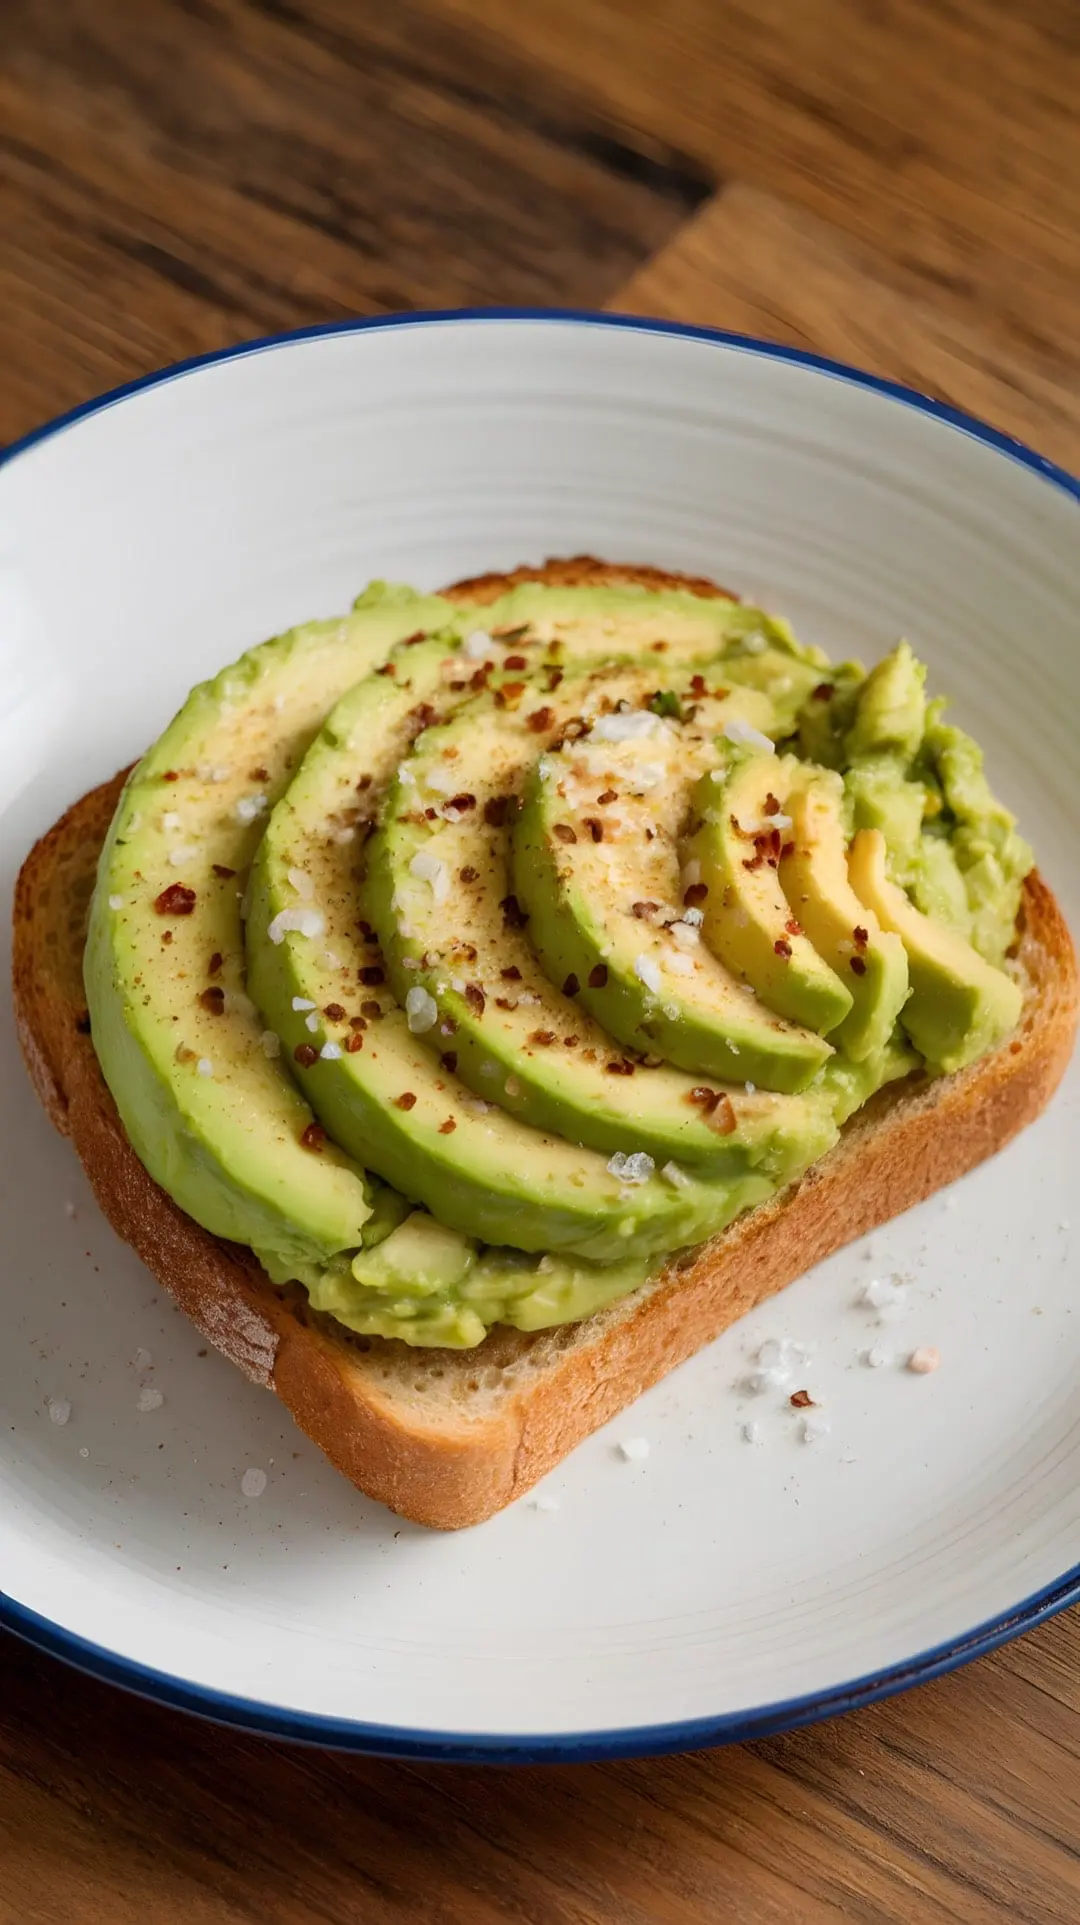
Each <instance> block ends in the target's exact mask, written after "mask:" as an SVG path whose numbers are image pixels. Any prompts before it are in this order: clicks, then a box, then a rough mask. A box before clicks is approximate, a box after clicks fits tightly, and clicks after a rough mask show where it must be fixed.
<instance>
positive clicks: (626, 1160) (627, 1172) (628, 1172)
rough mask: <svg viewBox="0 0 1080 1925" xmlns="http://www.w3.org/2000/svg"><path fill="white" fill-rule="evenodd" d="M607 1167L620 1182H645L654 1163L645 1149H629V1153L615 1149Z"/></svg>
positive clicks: (652, 1169) (654, 1166)
mask: <svg viewBox="0 0 1080 1925" xmlns="http://www.w3.org/2000/svg"><path fill="white" fill-rule="evenodd" d="M607 1167H608V1171H609V1174H610V1175H611V1176H613V1177H615V1178H616V1179H617V1181H618V1182H620V1183H647V1182H648V1181H649V1178H650V1177H651V1175H652V1173H653V1171H654V1169H655V1168H656V1165H655V1163H654V1162H653V1159H652V1157H651V1156H649V1154H648V1153H647V1151H645V1150H631V1151H630V1152H629V1154H627V1153H625V1152H624V1151H622V1150H616V1151H615V1154H614V1156H612V1157H610V1158H609V1159H608V1166H607Z"/></svg>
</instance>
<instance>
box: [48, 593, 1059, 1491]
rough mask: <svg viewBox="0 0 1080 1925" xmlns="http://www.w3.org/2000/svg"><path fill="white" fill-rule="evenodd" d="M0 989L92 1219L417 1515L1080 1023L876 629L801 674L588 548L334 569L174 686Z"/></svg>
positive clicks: (846, 1215)
mask: <svg viewBox="0 0 1080 1925" xmlns="http://www.w3.org/2000/svg"><path fill="white" fill-rule="evenodd" d="M777 751H779V752H777ZM849 850H850V860H849V859H848V857H849ZM99 856H100V865H99ZM95 875H96V876H97V886H96V890H95ZM91 894H93V909H92V913H91V916H90V934H89V943H88V944H87V943H86V933H85V932H86V918H87V906H88V902H89V900H90V897H91ZM725 897H726V905H725ZM852 897H854V900H855V901H856V902H857V903H858V905H859V908H860V917H859V919H858V920H855V919H854V918H853V916H852V913H851V904H852ZM725 906H726V909H727V911H728V912H729V913H728V914H727V915H726V916H725V913H724V911H725ZM778 916H779V917H780V921H779V922H777V917H778ZM849 923H850V925H851V926H850V929H848V924H849ZM717 924H719V925H720V927H719V929H718V928H717ZM725 924H726V926H724V925H725ZM845 931H847V933H846V934H845ZM84 947H85V948H86V970H85V982H84ZM602 951H603V952H605V953H601V952H602ZM785 951H787V952H788V953H785ZM1007 951H1009V952H1011V954H1009V955H1008V956H1007V955H1006V952H1007ZM765 958H771V959H772V960H770V961H769V963H768V967H767V968H763V959H765ZM792 965H794V967H793V968H792ZM774 978H775V979H776V980H778V981H779V982H780V984H781V989H780V992H779V994H778V992H777V990H776V989H775V988H771V984H772V983H773V981H774ZM15 994H16V1008H17V1014H18V1020H19V1029H20V1035H21V1039H22V1043H23V1049H24V1053H25V1055H26V1059H27V1062H28V1065H29V1067H30V1071H31V1075H32V1077H33V1080H34V1082H35V1086H36V1087H37V1089H38V1092H39V1094H40V1096H41V1098H42V1100H43V1102H44V1103H45V1105H46V1108H47V1109H48V1111H49V1114H50V1116H51V1117H52V1119H53V1121H54V1123H56V1125H57V1127H58V1128H60V1129H61V1130H64V1131H65V1132H67V1133H69V1134H70V1135H71V1136H72V1139H73V1141H74V1143H75V1146H76V1148H77V1150H78V1151H79V1154H80V1156H81V1157H82V1160H83V1162H84V1163H85V1165H86V1167H87V1170H88V1172H89V1174H90V1177H91V1181H92V1182H93V1184H94V1187H95V1190H96V1192H97V1195H98V1197H99V1200H100V1202H101V1204H102V1207H103V1208H104V1210H105V1212H106V1214H107V1215H108V1216H109V1218H110V1220H111V1221H112V1222H113V1224H114V1226H115V1227H116V1228H117V1230H118V1231H119V1233H120V1234H121V1235H122V1236H124V1237H125V1238H126V1239H127V1241H129V1242H130V1243H131V1244H132V1245H133V1246H134V1247H135V1249H136V1250H137V1251H138V1252H139V1254H140V1255H141V1256H142V1257H143V1259H144V1261H145V1262H146V1263H147V1264H148V1265H149V1267H150V1268H151V1270H152V1271H153V1272H154V1273H155V1275H157V1276H158V1277H159V1278H160V1280H161V1281H162V1282H163V1283H165V1284H166V1285H167V1287H168V1288H169V1289H170V1290H171V1291H172V1292H173V1294H174V1295H175V1297H176V1298H177V1300H178V1301H179V1302H180V1303H181V1304H182V1305H183V1307H184V1308H185V1309H187V1310H188V1312H189V1314H191V1316H192V1317H193V1318H194V1320H195V1321H196V1323H197V1324H198V1325H199V1326H200V1328H201V1329H202V1330H203V1331H204V1332H205V1333H206V1335H207V1336H208V1337H209V1338H210V1339H211V1341H213V1342H214V1343H215V1344H216V1345H217V1346H218V1347H219V1348H220V1349H222V1350H223V1351H224V1352H225V1354H227V1355H229V1356H231V1357H232V1358H233V1360H234V1361H235V1362H237V1363H238V1364H240V1366H241V1367H242V1368H243V1369H245V1370H246V1372H247V1373H248V1375H250V1376H252V1377H253V1378H255V1379H256V1380H257V1381H259V1382H262V1383H264V1384H267V1385H268V1386H270V1387H272V1388H274V1389H275V1390H276V1391H277V1392H278V1394H279V1395H280V1396H281V1397H282V1399H283V1401H284V1402H285V1403H286V1404H287V1405H288V1406H289V1408H290V1409H291V1410H292V1411H293V1413H294V1415H295V1416H296V1418H297V1420H298V1421H299V1423H300V1424H301V1425H302V1427H303V1428H304V1429H305V1430H307V1431H308V1433H309V1434H310V1435H311V1436H312V1437H313V1438H314V1439H315V1440H316V1441H317V1442H318V1443H319V1444H320V1446H321V1447H322V1448H323V1449H324V1450H325V1451H326V1452H327V1454H328V1455H329V1456H330V1458H331V1459H332V1461H333V1462H334V1463H335V1464H336V1465H337V1466H338V1467H339V1468H340V1469H341V1470H343V1471H344V1472H345V1473H346V1475H348V1476H350V1477H351V1478H352V1479H353V1480H354V1481H355V1482H356V1483H357V1484H358V1485H359V1486H360V1487H361V1488H362V1489H364V1490H365V1491H367V1492H369V1493H370V1494H372V1495H374V1496H376V1497H378V1498H380V1499H382V1500H384V1501H385V1502H387V1503H389V1504H390V1505H392V1506H393V1507H394V1508H395V1509H397V1510H399V1511H401V1512H402V1513H403V1514H405V1515H407V1516H409V1517H412V1518H414V1519H416V1520H418V1521H420V1522H423V1523H427V1524H431V1525H435V1526H440V1527H444V1528H453V1527H456V1526H460V1525H465V1524H469V1523H472V1522H476V1521H479V1520H480V1519H482V1518H484V1517H486V1516H488V1515H490V1514H491V1513H492V1512H494V1511H496V1510H498V1509H499V1508H501V1507H502V1506H503V1505H504V1504H506V1503H507V1502H509V1501H510V1500H511V1499H512V1498H514V1497H516V1496H518V1495H519V1494H520V1493H521V1492H522V1491H524V1490H526V1489H528V1487H529V1486H530V1485H531V1484H532V1483H534V1482H535V1481H536V1479H537V1478H539V1477H540V1476H542V1475H543V1474H544V1473H545V1472H546V1471H548V1470H549V1469H550V1468H551V1467H552V1465H553V1464H555V1463H556V1462H557V1461H558V1460H559V1459H560V1458H561V1457H563V1456H564V1455H565V1454H566V1452H567V1451H569V1450H570V1449H572V1448H573V1446H574V1445H575V1444H576V1443H577V1442H579V1441H580V1439H581V1438H582V1437H583V1436H585V1435H586V1434H587V1433H588V1432H589V1431H590V1430H592V1429H594V1428H596V1426H597V1425H599V1424H600V1423H603V1422H604V1421H606V1420H607V1419H608V1418H609V1417H611V1416H613V1415H614V1414H615V1413H616V1412H617V1411H618V1410H620V1409H621V1408H623V1407H624V1406H625V1405H626V1404H627V1403H628V1402H629V1401H630V1400H631V1399H632V1398H633V1397H635V1396H636V1395H637V1394H639V1392H640V1391H641V1390H643V1389H644V1388H646V1387H647V1386H648V1385H649V1384H651V1383H653V1382H655V1381H656V1379H657V1378H658V1377H660V1376H661V1375H663V1374H664V1372H665V1371H666V1370H668V1369H670V1368H672V1367H673V1366H674V1365H675V1364H676V1363H678V1362H680V1361H682V1360H683V1359H684V1358H685V1357H687V1356H689V1355H691V1354H692V1353H693V1352H694V1351H695V1350H697V1349H698V1348H699V1347H700V1346H701V1345H702V1344H703V1343H705V1342H707V1341H708V1340H709V1339H710V1338H712V1337H713V1336H715V1335H716V1334H717V1333H718V1332H719V1331H720V1330H722V1329H723V1328H724V1327H725V1326H726V1325H728V1324H729V1323H731V1322H732V1321H733V1320H734V1319H735V1318H736V1317H738V1316H739V1315H741V1314H742V1313H743V1312H744V1311H745V1310H747V1309H748V1308H750V1307H751V1305H752V1304H754V1303H755V1302H758V1301H760V1300H761V1299H762V1298H764V1297H765V1296H767V1295H768V1294H770V1293H771V1292H772V1291H775V1290H776V1289H778V1288H780V1287H781V1286H782V1285H783V1284H785V1283H787V1282H788V1281H790V1280H791V1279H792V1278H793V1277H795V1276H797V1275H799V1274H801V1273H802V1272H803V1271H805V1270H807V1269H808V1268H810V1267H811V1266H812V1265H813V1264H814V1263H816V1262H817V1261H819V1260H820V1259H821V1258H822V1257H823V1256H825V1255H827V1254H828V1253H829V1252H830V1251H832V1250H834V1249H836V1248H837V1247H839V1246H840V1245H841V1244H843V1243H844V1242H846V1241H848V1240H850V1239H851V1238H853V1237H856V1236H858V1235H860V1234H862V1233H863V1232H864V1231H865V1230H867V1229H868V1228H870V1227H871V1226H872V1225H873V1224H875V1223H879V1222H881V1221H884V1220H885V1219H887V1218H888V1217H891V1216H893V1215H895V1214H897V1213H899V1212H900V1211H901V1210H903V1209H906V1208H908V1207H909V1206H910V1205H912V1204H913V1203H915V1202H917V1201H919V1200H920V1199H921V1198H923V1197H925V1196H927V1195H929V1194H930V1193H931V1192H933V1191H934V1190H936V1189H938V1188H939V1187H941V1186H942V1185H943V1184H945V1183H947V1182H949V1181H951V1180H952V1179H953V1178H955V1177H956V1176H959V1175H960V1174H962V1173H963V1172H964V1171H965V1170H967V1169H969V1168H971V1167H972V1166H973V1165H974V1164H975V1163H977V1162H979V1161H981V1160H982V1159H983V1158H984V1157H986V1156H988V1155H990V1154H992V1153H993V1151H995V1150H996V1149H998V1148H1000V1147H1001V1145H1002V1144H1003V1143H1005V1142H1006V1141H1007V1140H1008V1138H1009V1137H1010V1136H1012V1135H1013V1134H1014V1133H1015V1132H1016V1131H1017V1130H1018V1129H1020V1128H1021V1127H1023V1125H1024V1124H1025V1123H1027V1122H1028V1121H1030V1120H1031V1119H1032V1118H1033V1117H1034V1116H1035V1115H1036V1114H1037V1113H1038V1111H1039V1110H1040V1109H1041V1108H1042V1107H1043V1105H1044V1104H1045V1102H1046V1101H1047V1100H1048V1098H1049V1096H1050V1094H1051V1093H1052V1091H1053V1089H1054V1087H1055V1086H1056V1084H1057V1082H1058V1080H1059V1078H1060V1075H1061V1073H1062V1071H1063V1069H1064V1066H1065V1063H1066V1061H1067V1058H1068V1054H1069V1051H1070V1048H1071V1045H1072V1039H1073V1033H1074V1028H1075V1020H1076V978H1075V967H1074V962H1073V955H1072V949H1071V945H1070V942H1069V937H1068V934H1067V931H1066V930H1065V928H1064V925H1063V922H1062V920H1061V917H1060V914H1059V912H1058V910H1057V907H1056V905H1055V903H1054V900H1053V897H1052V895H1051V894H1050V892H1049V891H1048V890H1047V889H1046V887H1045V885H1044V884H1043V883H1042V882H1041V881H1040V880H1039V878H1038V877H1037V875H1036V874H1035V873H1034V872H1033V871H1032V870H1031V868H1030V854H1029V852H1028V851H1027V850H1026V847H1025V845H1024V844H1023V843H1022V842H1021V841H1020V839H1019V837H1017V836H1016V834H1015V830H1014V829H1013V827H1012V824H1011V819H1010V818H1009V817H1008V816H1007V815H1006V813H1005V811H1003V810H1002V809H1001V808H1000V806H999V805H998V804H996V802H995V801H994V799H993V797H992V796H991V794H990V792H989V790H988V789H987V788H986V785H985V781H984V778H983V777H982V775H981V768H980V766H979V761H978V757H977V751H975V750H974V746H973V745H972V744H970V743H969V742H968V739H967V738H966V737H963V736H962V735H961V734H960V732H959V731H958V730H955V729H952V728H951V727H950V725H948V724H946V723H945V722H944V720H943V719H942V716H941V712H940V705H937V704H933V703H931V704H927V703H926V701H925V696H924V692H923V686H922V671H921V669H920V668H919V665H918V664H917V663H916V662H915V661H914V658H913V657H911V655H910V651H905V650H904V649H903V648H901V649H898V650H896V651H894V653H893V655H892V656H890V657H889V658H887V661H886V663H885V664H882V665H880V666H879V668H878V669H876V670H874V671H873V672H872V673H871V675H869V676H866V675H865V674H864V673H863V671H861V670H860V669H858V668H857V667H849V666H845V667H844V668H842V669H839V670H835V671H834V670H833V669H831V668H830V667H829V666H828V664H827V663H826V662H825V660H824V658H823V657H821V656H819V655H818V654H817V653H816V651H813V650H809V649H805V648H802V647H800V646H799V644H798V643H796V642H795V640H794V638H793V637H791V636H790V633H789V631H787V630H786V628H785V627H784V625H783V624H780V623H775V622H772V621H770V619H769V618H768V617H766V616H764V615H762V613H761V612H760V611H758V610H753V609H748V608H745V607H744V606H743V605H742V604H740V603H738V602H737V601H736V600H735V599H734V598H733V597H730V596H728V595H726V594H725V592H724V591H721V590H717V589H715V588H714V587H712V586H711V585H710V584H708V583H706V582H703V581H697V580H694V581H688V580H681V579H678V578H674V577H671V576H667V575H662V574H660V573H659V572H657V571H653V570H644V569H642V570H636V569H619V568H611V567H607V566H604V565H602V564H599V563H595V562H590V561H584V560H579V561H575V562H570V563H552V564H549V565H548V566H547V567H546V568H545V569H543V570H538V571H531V570H521V571H519V572H518V574H517V575H515V576H513V577H490V578H483V579H481V580H477V581H473V582H467V583H463V584H460V585H459V586H458V587H456V588H455V589H452V590H450V591H448V593H447V594H446V596H444V597H442V598H440V597H418V596H412V595H411V594H410V592H409V591H385V590H379V589H375V590H372V591H369V592H368V593H367V594H366V595H365V596H362V597H361V598H360V601H359V602H358V603H357V605H356V608H355V610H354V611H353V614H352V615H351V616H350V617H349V618H347V619H346V621H345V622H343V623H322V624H312V625H310V626H309V627H308V628H306V629H304V630H300V631H296V632H295V633H294V634H293V635H292V636H290V637H287V638H279V639H278V640H277V641H275V642H273V643H270V644H266V645H265V647H264V649H263V650H255V651H253V652H252V654H251V655H250V656H248V657H246V658H245V659H244V662H243V663H242V664H240V665H238V666H237V668H235V669H233V670H228V671H226V672H225V673H224V675H223V676H221V677H219V678H218V679H217V681H216V682H215V683H212V684H208V685H206V687H205V688H204V689H203V690H200V691H196V693H195V695H194V696H193V697H192V698H191V699H190V700H189V703H188V704H187V705H185V709H184V711H182V714H181V716H180V717H178V718H177V721H176V722H175V723H174V724H172V725H171V727H170V729H169V731H167V732H166V735H165V736H163V737H162V738H161V741H160V742H159V744H158V745H157V747H156V748H155V749H154V750H153V751H152V752H151V754H150V756H148V757H147V758H145V759H144V761H143V762H142V763H141V764H140V765H139V767H138V769H137V770H136V771H135V772H134V773H133V775H132V776H131V778H130V779H129V780H128V782H127V785H126V787H125V786H124V784H123V782H122V780H121V778H118V779H117V780H116V781H115V782H113V783H111V784H107V785H105V786H104V787H103V788H101V789H99V790H96V791H94V792H93V793H92V794H91V795H90V796H87V797H85V798H84V799H83V800H82V801H81V802H79V803H77V804H76V805H75V807H74V808H73V809H72V810H70V811H69V812H68V814H67V815H66V816H65V817H64V818H63V819H62V820H61V821H60V822H59V823H58V824H57V825H56V826H55V827H54V828H53V829H52V830H51V831H50V832H49V833H48V835H46V837H45V838H44V839H43V840H42V842H41V843H39V844H38V845H37V847H36V849H35V850H34V851H33V852H32V853H31V855H30V857H29V858H28V860H27V863H26V864H25V866H24V869H23V872H22V875H21V877H20V881H19V886H18V890H17V896H16V906H15ZM778 1002H782V1003H783V1009H779V1008H778V1007H777V1003H778ZM88 1004H89V1008H88ZM905 1017H906V1018H907V1021H906V1022H905ZM688 1036H689V1037H691V1038H694V1039H695V1041H694V1045H693V1047H692V1048H691V1047H689V1046H688V1044H687V1037H688ZM703 1052H704V1053H703ZM680 1058H681V1059H682V1060H680ZM751 1068H752V1069H753V1071H754V1073H753V1074H751V1073H750V1069H751ZM103 1069H104V1074H103ZM410 1099H411V1100H410ZM117 1104H119V1109H118V1107H117ZM121 1115H123V1121H121ZM125 1126H126V1127H125ZM133 1143H134V1144H136V1145H137V1147H138V1153H136V1148H133ZM256 1249H257V1250H258V1252H259V1255H258V1257H257V1256H256V1255H255V1254H254V1252H255V1250H256Z"/></svg>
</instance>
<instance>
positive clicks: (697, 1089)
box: [686, 1083, 720, 1116]
mask: <svg viewBox="0 0 1080 1925" xmlns="http://www.w3.org/2000/svg"><path fill="white" fill-rule="evenodd" d="M686 1100H687V1102H688V1103H692V1104H693V1105H694V1108H695V1109H696V1110H704V1112H705V1114H706V1116H711V1115H712V1113H713V1111H714V1109H715V1108H716V1106H717V1104H718V1103H719V1101H720V1091H719V1090H717V1089H709V1087H708V1085H707V1084H706V1083H697V1084H696V1085H695V1086H694V1088H693V1089H692V1090H690V1091H689V1092H688V1094H687V1097H686Z"/></svg>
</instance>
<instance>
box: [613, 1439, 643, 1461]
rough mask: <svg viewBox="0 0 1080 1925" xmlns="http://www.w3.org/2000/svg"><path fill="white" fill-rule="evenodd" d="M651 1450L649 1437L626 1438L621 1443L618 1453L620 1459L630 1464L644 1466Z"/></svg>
mask: <svg viewBox="0 0 1080 1925" xmlns="http://www.w3.org/2000/svg"><path fill="white" fill-rule="evenodd" d="M649 1448H650V1446H649V1440H648V1438H647V1437H624V1438H623V1439H622V1440H621V1442H620V1443H619V1446H618V1451H619V1455H620V1457H622V1458H625V1460H626V1462H627V1463H628V1464H643V1463H644V1461H645V1459H646V1457H647V1456H648V1455H649Z"/></svg>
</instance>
